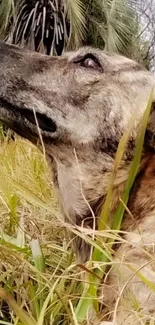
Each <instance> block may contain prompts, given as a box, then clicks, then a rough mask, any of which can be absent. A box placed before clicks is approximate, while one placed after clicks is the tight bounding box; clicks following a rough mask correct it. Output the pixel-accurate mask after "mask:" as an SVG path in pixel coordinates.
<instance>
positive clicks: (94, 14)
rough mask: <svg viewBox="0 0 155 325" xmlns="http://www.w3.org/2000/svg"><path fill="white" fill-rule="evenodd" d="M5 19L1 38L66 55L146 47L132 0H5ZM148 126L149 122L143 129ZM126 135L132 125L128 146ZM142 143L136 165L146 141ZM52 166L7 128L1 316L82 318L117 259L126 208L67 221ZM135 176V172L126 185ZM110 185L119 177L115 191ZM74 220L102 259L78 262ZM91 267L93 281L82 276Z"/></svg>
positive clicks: (40, 322)
mask: <svg viewBox="0 0 155 325" xmlns="http://www.w3.org/2000/svg"><path fill="white" fill-rule="evenodd" d="M0 24H1V26H0V28H1V38H3V39H4V38H6V39H7V40H8V41H10V42H12V43H15V44H19V45H20V46H24V47H28V48H31V49H34V50H36V51H40V52H45V53H47V54H55V55H60V54H61V53H62V52H63V51H64V49H65V48H69V49H75V48H76V47H78V46H79V45H81V44H93V45H94V46H99V47H101V48H103V47H105V48H106V50H108V51H119V52H121V53H124V54H126V55H129V56H132V57H134V56H135V57H136V55H137V54H136V53H139V52H140V51H139V49H140V48H141V42H140V41H139V42H137V41H136V40H137V38H136V37H137V36H136V35H137V31H138V24H137V19H136V15H135V14H134V12H133V11H132V9H131V8H130V7H129V6H126V1H125V0H107V1H99V0H95V1H89V2H88V1H87V0H85V1H80V0H74V1H71V0H68V1H67V0H66V5H63V6H60V1H58V0H55V1H48V0H46V1H45V0H44V1H40V0H38V1H37V0H36V1H35V0H24V1H20V0H1V2H0ZM144 52H145V46H144ZM142 57H143V55H142V56H141V55H140V56H139V60H141V59H142ZM147 112H148V111H147ZM144 122H146V119H145V120H144ZM144 124H145V123H144ZM144 131H145V125H143V130H142V133H141V135H143V132H144ZM8 132H9V131H8ZM127 138H128V132H127V133H126V135H125V137H124V140H123V141H124V142H123V147H125V143H126V141H127ZM140 139H143V137H140ZM137 148H138V152H137V153H136V154H135V157H136V159H135V160H136V162H135V160H134V163H135V165H134V167H133V168H134V171H135V172H136V170H137V166H138V163H139V157H140V154H141V148H142V142H141V143H140V144H139V142H138V145H137ZM121 155H122V149H121V151H118V155H117V157H116V158H117V161H116V165H115V168H116V170H117V165H118V163H119V162H120V159H121ZM136 155H137V156H136ZM50 174H51V171H50V170H49V168H48V166H47V163H46V161H45V159H44V157H43V155H42V154H41V153H40V152H39V151H38V150H37V149H36V148H35V147H34V146H33V145H31V144H30V143H28V142H27V141H25V140H22V139H20V138H19V137H15V141H9V133H8V135H7V137H4V136H3V129H1V145H0V224H1V227H0V258H1V263H0V270H1V271H0V283H1V288H0V297H1V298H2V299H1V302H0V303H1V308H0V310H1V311H0V324H5V325H9V324H16V325H25V324H26V325H59V324H61V325H77V324H79V322H80V320H86V318H87V314H86V311H87V310H88V309H89V307H90V306H92V305H93V306H95V308H96V310H98V308H99V306H98V303H99V299H97V297H96V289H97V287H98V286H99V281H98V279H99V277H101V276H102V275H103V273H104V272H105V271H106V267H107V265H111V264H112V263H113V256H114V252H113V249H112V244H113V242H114V241H115V240H117V241H119V242H121V240H122V238H120V237H119V235H118V233H117V231H114V229H117V230H119V228H120V225H121V218H122V216H123V212H124V210H123V212H122V210H121V212H120V211H119V212H118V211H117V215H116V217H117V224H114V225H113V229H112V230H106V229H102V228H101V229H99V232H98V233H96V232H93V231H92V233H90V232H89V234H88V233H87V230H85V231H84V230H83V231H82V232H80V230H79V229H73V228H72V227H71V225H68V224H66V223H63V222H62V218H61V214H60V211H59V208H58V204H57V201H56V199H55V197H54V194H53V190H52V184H49V179H51V176H50ZM133 174H134V173H133V170H132V175H133ZM113 177H114V175H112V181H113ZM132 181H133V180H132V179H131V177H130V178H129V181H128V187H127V190H129V189H130V186H131V184H132ZM111 191H112V182H111V183H110V185H109V192H108V193H111ZM127 193H128V191H127ZM110 195H111V194H108V196H107V201H106V205H105V206H104V209H103V214H102V217H103V218H106V216H107V212H106V209H108V202H109V201H110V199H111V196H110ZM126 202H127V200H126V201H125V203H126ZM68 228H69V229H70V230H71V231H74V233H75V234H78V235H79V236H83V237H84V238H85V239H86V240H87V241H88V242H90V243H91V244H92V246H94V255H93V260H94V261H95V264H93V263H92V261H90V262H88V264H87V265H85V266H82V265H79V266H77V265H76V262H75V260H74V255H73V253H72V251H71V248H70V242H69V240H68V239H67V235H66V229H68ZM95 236H96V239H97V240H96V242H93V241H92V238H94V237H95ZM100 253H102V258H101V254H100ZM112 255H113V256H112ZM151 258H152V257H150V259H151ZM94 272H96V273H97V276H96V275H95V273H94ZM85 273H86V274H87V275H88V280H90V284H88V283H84V284H83V283H82V278H83V274H85ZM92 280H93V282H92ZM143 281H144V282H145V279H143ZM80 298H81V299H80ZM88 298H89V299H88ZM78 302H79V303H78ZM137 310H138V311H139V310H140V306H139V307H138V308H137ZM100 317H101V316H100ZM96 324H97V322H96ZM94 325H95V321H94Z"/></svg>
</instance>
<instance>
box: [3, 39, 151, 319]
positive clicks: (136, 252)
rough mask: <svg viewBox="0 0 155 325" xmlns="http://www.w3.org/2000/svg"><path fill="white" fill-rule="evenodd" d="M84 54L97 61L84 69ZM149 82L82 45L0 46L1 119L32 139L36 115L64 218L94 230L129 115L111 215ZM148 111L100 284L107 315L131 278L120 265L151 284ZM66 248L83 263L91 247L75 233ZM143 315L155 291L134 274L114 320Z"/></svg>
mask: <svg viewBox="0 0 155 325" xmlns="http://www.w3.org/2000/svg"><path fill="white" fill-rule="evenodd" d="M86 55H87V56H88V57H90V58H92V55H93V56H94V57H95V63H94V65H93V66H91V67H86V66H83V62H84V58H86ZM94 57H93V60H94ZM93 62H94V61H93ZM152 87H154V79H153V76H152V75H151V74H150V73H149V72H148V71H146V70H145V69H144V68H143V67H141V66H140V65H139V64H137V63H136V62H133V61H131V60H129V59H127V58H125V57H122V56H119V55H108V54H106V53H104V52H102V51H99V50H96V49H93V48H82V49H80V50H79V51H77V52H70V53H66V54H65V55H64V56H62V57H59V58H56V57H48V56H44V55H40V54H37V53H32V52H31V53H30V52H24V51H23V50H21V49H19V48H17V47H14V46H10V45H7V44H4V43H0V119H1V120H2V121H3V122H4V123H5V124H7V125H8V126H10V127H11V128H12V129H13V130H15V131H16V132H17V133H18V134H20V135H22V136H23V137H25V138H27V139H29V140H30V141H32V142H33V143H35V144H37V142H38V128H37V126H36V125H35V123H34V122H35V121H32V119H33V112H34V111H35V112H36V114H37V118H38V123H39V126H40V132H41V136H42V138H43V141H44V145H45V149H46V154H47V156H49V158H51V159H50V161H51V162H53V163H52V164H53V170H54V181H55V187H56V188H57V192H58V196H59V199H60V202H61V205H62V209H63V214H64V217H65V218H66V220H67V221H69V222H71V223H72V224H73V225H74V224H77V225H79V226H81V225H84V226H85V227H93V218H92V213H91V211H90V207H91V208H92V209H93V211H94V213H95V215H96V224H95V227H96V228H97V217H98V216H99V214H100V210H101V206H102V203H103V202H104V199H105V195H106V193H107V187H108V182H109V177H110V174H111V171H112V168H113V163H114V157H115V153H116V150H117V147H118V143H119V140H120V138H121V136H122V134H123V132H124V131H125V130H126V129H127V126H128V123H129V121H130V120H131V117H132V116H134V114H135V124H134V126H133V131H132V134H131V137H130V141H129V143H128V146H127V150H126V153H125V154H124V156H123V160H122V163H121V166H120V167H119V170H118V173H117V176H116V179H115V185H114V187H115V189H114V195H113V201H112V204H111V211H114V210H115V208H116V205H117V203H118V200H119V196H120V194H121V192H122V190H123V188H124V183H125V181H126V179H127V176H128V171H129V167H130V163H131V160H132V157H133V149H134V143H135V138H136V135H137V129H138V124H139V121H140V120H141V117H142V116H143V113H144V110H145V108H146V104H147V101H148V97H149V94H150V91H151V89H152ZM154 115H155V113H154V110H153V107H152V112H151V115H150V122H149V124H148V127H147V132H146V137H145V146H144V148H145V149H144V153H143V158H142V161H141V170H140V172H139V174H138V176H137V178H136V181H135V184H134V186H133V189H132V191H131V196H130V199H129V204H128V207H129V209H130V211H131V214H132V217H131V215H129V214H126V216H125V218H124V223H123V226H122V229H123V230H125V231H127V234H126V235H125V237H124V239H125V241H124V244H123V243H122V244H121V245H120V246H119V248H118V249H117V250H116V257H115V262H116V264H115V265H116V266H115V267H113V268H112V270H111V271H109V276H108V278H107V283H106V284H105V288H104V290H103V293H104V297H103V302H104V304H105V306H106V308H104V310H103V313H105V311H106V312H107V313H108V312H109V313H111V314H110V315H111V319H112V317H113V316H112V312H113V310H114V307H115V302H116V300H117V298H118V294H119V293H120V292H121V290H122V288H123V286H124V284H125V283H126V282H127V281H128V280H129V278H130V277H131V275H132V274H133V273H132V271H131V270H130V268H129V267H128V266H127V263H129V264H130V265H132V266H133V267H134V268H135V269H138V268H140V267H141V271H140V272H141V274H143V275H144V276H146V278H147V279H148V280H149V281H151V282H152V283H153V284H155V269H154V268H155V264H154V260H153V258H152V257H150V254H154V242H155V153H154V130H155V118H154ZM31 121H32V123H31ZM88 203H89V204H88ZM74 249H75V252H76V254H77V257H78V258H79V259H80V261H81V262H85V261H87V260H88V259H89V255H90V248H89V245H88V244H87V243H86V242H85V241H84V240H81V239H80V238H76V239H75V240H74ZM151 258H152V260H151ZM150 260H151V262H149V261H150ZM117 262H119V263H117ZM134 298H136V300H137V301H138V304H139V306H140V309H139V311H137V310H136V309H135V307H134V304H133V300H134ZM148 317H155V293H154V292H153V290H151V289H150V288H149V287H147V286H146V285H145V284H144V283H143V282H142V281H141V280H140V279H139V277H138V276H136V275H135V276H134V277H132V278H131V279H130V281H129V284H128V285H126V287H125V288H124V290H123V293H122V296H121V299H120V302H119V305H118V310H117V324H118V325H120V324H125V325H127V324H130V325H131V324H133V323H134V324H145V323H146V321H147V318H148ZM109 318H110V317H109Z"/></svg>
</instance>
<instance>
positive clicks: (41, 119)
mask: <svg viewBox="0 0 155 325" xmlns="http://www.w3.org/2000/svg"><path fill="white" fill-rule="evenodd" d="M20 113H21V111H20ZM22 116H23V117H25V118H26V119H27V120H28V121H29V122H30V123H32V124H34V125H36V124H38V126H39V128H40V129H41V130H42V131H46V132H51V133H54V132H56V129H57V127H56V124H55V122H54V121H53V120H52V119H51V118H49V117H47V116H46V115H45V114H41V113H38V112H36V113H35V114H34V112H33V111H30V110H28V109H22Z"/></svg>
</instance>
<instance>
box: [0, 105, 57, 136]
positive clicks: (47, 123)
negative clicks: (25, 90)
mask: <svg viewBox="0 0 155 325" xmlns="http://www.w3.org/2000/svg"><path fill="white" fill-rule="evenodd" d="M0 120H1V121H2V123H3V124H5V125H7V126H9V127H10V128H11V129H12V130H13V131H15V132H16V133H18V134H19V135H21V136H23V137H25V138H28V139H31V140H32V138H33V139H34V138H36V137H38V133H39V132H41V134H42V135H43V137H46V136H47V137H50V136H53V135H54V134H55V133H56V130H57V126H56V123H55V122H54V121H53V120H52V119H51V118H49V117H47V116H46V115H45V114H44V113H39V112H36V111H33V110H30V109H27V108H20V109H19V108H18V107H16V106H13V105H11V104H9V103H7V102H6V101H4V100H1V99H0Z"/></svg>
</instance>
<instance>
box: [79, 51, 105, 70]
mask: <svg viewBox="0 0 155 325" xmlns="http://www.w3.org/2000/svg"><path fill="white" fill-rule="evenodd" d="M73 63H78V64H79V65H80V66H82V67H84V68H87V69H94V70H97V71H100V72H102V71H103V68H102V66H101V64H100V62H99V61H98V59H97V58H96V57H95V56H94V55H93V54H86V55H85V56H84V57H78V58H76V59H74V61H73Z"/></svg>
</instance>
